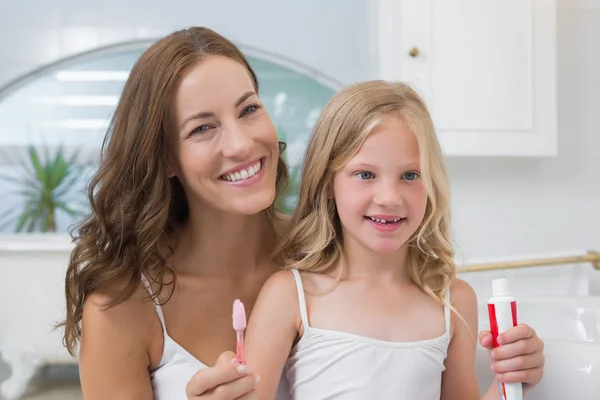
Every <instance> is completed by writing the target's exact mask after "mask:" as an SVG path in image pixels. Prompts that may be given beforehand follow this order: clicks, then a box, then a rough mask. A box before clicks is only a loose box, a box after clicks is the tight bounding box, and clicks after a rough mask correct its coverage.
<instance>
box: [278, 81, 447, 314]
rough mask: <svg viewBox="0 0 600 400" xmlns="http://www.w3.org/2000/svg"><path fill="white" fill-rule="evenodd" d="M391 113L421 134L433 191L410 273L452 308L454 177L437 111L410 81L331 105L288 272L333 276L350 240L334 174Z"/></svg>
mask: <svg viewBox="0 0 600 400" xmlns="http://www.w3.org/2000/svg"><path fill="white" fill-rule="evenodd" d="M388 116H397V117H399V118H401V119H402V120H403V121H404V122H405V123H406V124H407V126H408V127H409V129H410V130H411V131H412V132H413V133H414V135H415V136H416V138H417V141H418V144H419V156H420V163H421V176H422V180H423V183H424V185H425V188H426V191H427V207H426V211H425V216H424V218H423V222H422V223H421V225H420V227H419V229H418V230H417V231H416V232H415V234H414V235H413V236H412V237H411V238H410V239H409V242H408V245H409V251H408V262H407V266H408V269H409V272H410V276H411V278H412V280H413V281H414V282H415V283H416V284H417V285H418V286H419V287H420V288H421V289H422V290H423V291H424V292H426V293H427V294H429V295H430V296H431V297H433V298H434V299H436V300H438V301H439V302H440V303H441V304H447V302H446V301H445V299H444V294H445V292H446V290H448V288H449V286H450V284H451V282H452V281H453V279H454V277H455V276H456V266H455V264H454V251H453V248H452V245H451V240H450V232H449V231H450V191H449V185H448V178H447V175H446V169H445V166H444V160H443V156H442V151H441V149H440V145H439V143H438V140H437V138H436V135H435V131H434V127H433V122H432V120H431V116H430V114H429V111H428V110H427V107H426V105H425V103H424V102H423V100H422V99H421V97H420V96H419V95H418V94H417V93H416V92H415V91H414V90H413V89H411V88H410V87H409V86H407V85H406V84H403V83H389V82H385V81H369V82H362V83H357V84H354V85H351V86H349V87H347V88H346V89H344V90H342V91H340V92H339V93H337V94H336V95H335V96H333V98H332V99H331V100H330V101H329V103H328V104H327V105H326V107H325V109H324V110H323V112H322V114H321V116H320V117H319V119H318V121H317V123H316V125H315V128H314V132H313V135H312V137H311V139H310V142H309V144H308V148H307V151H306V157H305V160H304V168H303V171H302V180H301V184H300V188H299V194H298V204H297V207H296V210H295V212H294V215H293V217H292V222H291V228H290V234H289V235H288V236H287V238H286V239H285V240H284V241H282V242H281V244H280V245H279V247H278V249H277V254H278V256H279V258H280V261H281V262H282V265H284V266H285V268H295V269H298V270H304V271H311V272H316V273H326V272H330V271H332V270H333V269H334V268H335V267H336V265H337V261H338V259H339V257H340V249H341V245H342V240H343V238H342V234H341V225H340V220H339V217H338V215H337V211H336V206H335V200H334V199H332V198H331V196H330V193H331V191H330V190H331V189H330V188H331V185H332V181H333V176H334V174H335V173H336V172H337V171H339V170H340V169H341V168H343V167H344V165H346V164H347V163H348V161H350V159H351V158H352V157H353V156H354V155H355V154H356V153H357V152H358V150H359V149H360V147H361V146H362V144H363V143H364V141H365V139H366V138H367V136H368V135H369V133H370V132H371V131H372V130H373V128H374V127H375V126H377V125H378V124H379V123H380V122H381V121H382V120H383V119H384V118H386V117H388Z"/></svg>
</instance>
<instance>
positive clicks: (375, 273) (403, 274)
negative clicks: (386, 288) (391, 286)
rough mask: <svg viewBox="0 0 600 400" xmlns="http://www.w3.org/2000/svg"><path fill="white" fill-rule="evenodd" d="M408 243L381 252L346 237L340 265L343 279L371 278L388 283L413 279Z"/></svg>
mask: <svg viewBox="0 0 600 400" xmlns="http://www.w3.org/2000/svg"><path fill="white" fill-rule="evenodd" d="M407 258H408V245H406V244H404V245H403V246H402V247H400V248H399V249H398V250H396V251H394V252H391V253H379V252H376V251H373V250H371V249H368V248H366V247H365V246H363V245H362V244H360V243H358V242H356V241H355V240H353V239H352V238H350V237H349V235H345V237H344V245H343V246H342V254H341V257H340V262H339V266H340V267H341V268H342V269H341V271H340V273H341V277H342V279H369V280H376V281H381V282H388V283H406V282H409V281H410V280H411V278H410V275H409V273H408V270H407V262H406V261H407Z"/></svg>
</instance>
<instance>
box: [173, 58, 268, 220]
mask: <svg viewBox="0 0 600 400" xmlns="http://www.w3.org/2000/svg"><path fill="white" fill-rule="evenodd" d="M173 107H174V108H173V110H174V122H175V129H176V132H177V141H176V144H175V146H174V148H175V157H174V160H175V161H174V163H173V166H172V172H171V173H172V175H174V176H177V177H178V178H179V180H180V181H181V183H182V185H183V187H184V189H185V192H186V195H187V197H188V201H189V203H190V204H195V203H200V204H201V205H202V206H203V207H204V208H205V209H209V210H213V211H214V210H220V211H223V212H226V213H235V214H244V215H251V214H256V213H258V212H260V211H262V210H265V209H266V208H268V207H269V206H270V205H271V204H272V203H273V201H274V199H275V179H276V175H277V160H278V155H279V149H278V139H277V132H276V130H275V126H274V125H273V122H272V121H271V118H270V117H269V114H267V111H266V110H265V108H264V107H263V104H262V102H261V101H260V99H259V97H258V95H257V93H256V91H255V89H254V86H253V84H252V79H251V78H250V74H249V73H248V71H247V70H246V69H245V67H244V66H243V65H242V64H240V63H238V62H236V61H234V60H232V59H230V58H227V57H222V56H212V57H209V58H206V59H203V60H201V61H199V62H198V63H197V64H195V65H194V66H192V67H191V68H190V69H189V70H188V71H187V72H186V73H185V74H184V75H183V76H182V79H181V81H180V83H179V86H178V89H177V92H176V94H175V98H174V104H173Z"/></svg>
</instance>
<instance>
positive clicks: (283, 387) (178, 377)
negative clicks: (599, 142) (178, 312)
mask: <svg viewBox="0 0 600 400" xmlns="http://www.w3.org/2000/svg"><path fill="white" fill-rule="evenodd" d="M142 281H143V282H144V286H146V289H147V290H148V293H149V294H150V296H152V299H153V300H154V306H155V307H156V313H157V314H158V319H159V320H160V323H161V325H162V330H163V338H164V339H163V353H162V357H161V358H160V362H159V364H158V367H156V369H154V370H153V371H150V378H151V380H152V389H153V393H154V399H155V400H187V396H186V394H185V387H186V385H187V384H188V382H189V381H190V379H192V376H194V374H195V373H196V372H198V371H199V370H200V369H202V368H205V367H206V366H205V365H204V364H203V363H201V362H200V360H198V359H197V358H196V357H194V356H193V355H191V354H190V353H189V352H188V351H187V350H186V349H184V348H183V347H182V346H180V345H179V344H178V343H177V342H176V341H174V340H173V339H171V337H170V336H169V335H168V333H167V325H166V324H165V318H164V316H163V312H162V308H161V307H160V305H159V304H158V302H157V301H156V297H155V296H154V292H153V291H152V288H151V287H150V284H149V283H148V280H147V279H146V278H145V277H142ZM232 329H233V328H232ZM282 378H283V377H282ZM290 399H291V397H290V395H289V386H288V383H287V381H286V380H285V379H282V380H281V382H280V384H279V389H278V392H277V398H276V400H290Z"/></svg>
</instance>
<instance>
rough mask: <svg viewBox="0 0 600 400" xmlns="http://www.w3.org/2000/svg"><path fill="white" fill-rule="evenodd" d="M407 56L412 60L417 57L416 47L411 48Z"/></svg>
mask: <svg viewBox="0 0 600 400" xmlns="http://www.w3.org/2000/svg"><path fill="white" fill-rule="evenodd" d="M408 54H409V55H410V56H411V57H413V58H414V57H417V56H418V55H419V49H418V48H417V47H413V48H412V49H410V51H409V52H408Z"/></svg>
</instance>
